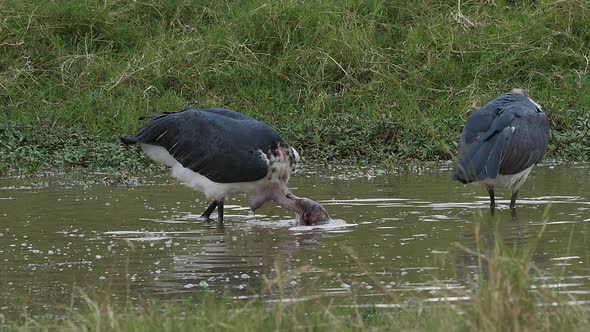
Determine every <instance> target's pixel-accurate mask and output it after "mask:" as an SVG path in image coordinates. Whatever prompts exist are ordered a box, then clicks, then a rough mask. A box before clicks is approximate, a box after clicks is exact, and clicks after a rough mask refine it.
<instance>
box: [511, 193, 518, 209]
mask: <svg viewBox="0 0 590 332" xmlns="http://www.w3.org/2000/svg"><path fill="white" fill-rule="evenodd" d="M516 196H518V190H513V191H512V198H510V210H512V211H514V208H515V206H516Z"/></svg>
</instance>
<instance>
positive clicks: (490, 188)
mask: <svg viewBox="0 0 590 332" xmlns="http://www.w3.org/2000/svg"><path fill="white" fill-rule="evenodd" d="M488 194H489V195H490V208H491V209H492V210H493V209H494V208H495V207H496V198H495V196H494V186H488Z"/></svg>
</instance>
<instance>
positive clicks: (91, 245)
mask: <svg viewBox="0 0 590 332" xmlns="http://www.w3.org/2000/svg"><path fill="white" fill-rule="evenodd" d="M589 171H590V168H589V167H588V166H587V165H577V164H574V165H559V166H555V165H547V166H542V167H538V168H535V171H534V173H533V175H532V176H531V178H530V179H529V181H528V182H527V183H526V184H525V186H524V187H523V188H522V190H521V191H520V196H521V198H520V199H519V200H518V203H517V209H518V216H517V218H516V219H513V218H512V217H511V216H510V211H509V210H508V204H509V192H507V191H500V192H498V193H497V194H499V197H498V198H499V199H498V200H497V203H498V205H499V209H498V211H497V212H496V213H495V215H494V216H491V215H490V214H489V210H488V204H489V203H488V197H487V193H486V192H485V190H484V189H483V188H478V187H472V186H467V187H464V186H462V185H460V184H458V183H456V182H451V181H450V180H449V177H450V171H449V170H447V169H442V170H437V171H433V172H423V173H422V174H419V175H417V174H407V175H398V174H387V173H385V172H382V171H375V170H368V171H358V170H350V169H343V170H335V171H334V170H329V171H327V170H324V171H322V170H319V171H318V170H316V171H308V172H305V173H303V174H298V175H297V176H295V177H294V178H293V179H292V180H291V181H292V186H293V191H294V192H295V193H297V194H300V195H304V196H306V197H311V198H313V199H314V200H318V201H319V202H321V203H322V204H323V205H324V206H325V207H326V209H327V210H328V211H329V212H330V215H331V216H332V217H333V218H334V220H333V222H332V223H331V224H329V225H322V226H315V227H308V226H298V225H296V223H295V220H294V216H293V215H292V214H291V213H289V212H286V211H283V210H281V209H279V208H276V207H272V206H270V205H269V206H265V207H263V208H262V209H260V211H257V212H256V214H253V213H252V212H251V211H250V210H249V209H248V202H247V199H245V198H241V197H240V198H237V199H233V200H229V201H228V202H227V203H226V206H225V208H226V215H225V218H226V223H225V225H224V226H223V227H222V226H220V225H218V224H217V223H216V222H203V221H201V220H200V219H199V214H200V213H201V212H202V210H204V209H205V207H206V202H205V201H204V200H203V197H202V196H201V195H200V194H198V193H195V192H193V191H191V190H190V189H188V188H185V187H183V186H182V185H179V184H177V183H176V182H174V181H172V180H169V179H168V178H165V177H163V178H153V179H148V180H144V181H142V184H141V185H139V186H136V187H124V186H112V185H105V184H103V183H101V181H100V180H99V179H100V178H104V176H93V177H91V178H88V175H84V174H77V175H76V174H74V175H68V176H66V177H51V178H32V179H17V178H7V179H1V180H0V241H1V245H0V262H1V264H0V313H3V314H11V313H12V314H14V313H18V312H22V310H23V308H24V307H28V308H29V310H33V311H35V312H38V313H52V312H58V311H59V310H60V309H63V308H65V307H68V306H69V305H70V301H71V296H72V292H73V291H74V290H75V289H76V288H77V287H79V288H81V289H82V290H83V291H85V292H87V293H98V294H108V295H109V296H112V297H113V298H114V299H115V300H117V299H120V300H125V299H128V298H131V299H139V298H142V299H147V300H149V299H167V300H181V299H183V298H187V297H193V298H198V297H199V296H200V295H201V294H202V292H203V291H210V292H218V293H224V294H231V295H234V296H236V297H237V298H252V297H255V296H258V295H259V294H260V293H261V289H263V287H264V285H265V284H267V283H268V280H273V278H275V277H276V276H277V270H280V271H281V272H282V273H283V276H284V278H283V279H282V280H281V283H282V285H283V287H284V291H285V292H286V294H287V295H288V296H291V297H292V300H293V301H300V300H305V299H309V298H314V297H316V296H318V294H323V295H325V296H332V297H336V298H346V297H347V296H350V294H355V303H354V305H358V306H363V305H366V304H369V303H378V304H379V306H382V307H395V306H397V305H399V303H400V300H401V301H403V299H404V297H407V296H412V297H416V296H419V297H422V298H424V299H426V300H427V301H431V302H437V301H443V300H445V301H463V300H465V299H466V298H465V297H464V296H457V297H449V296H448V294H449V290H450V291H452V290H464V289H465V287H466V283H465V280H466V279H468V278H469V275H470V274H472V273H476V272H477V259H476V258H475V257H474V256H473V255H469V254H458V255H457V252H456V250H455V249H453V248H456V247H455V246H454V245H453V244H454V243H461V244H462V245H463V246H464V247H467V248H473V247H474V243H475V239H476V237H477V235H476V234H479V238H480V240H481V243H482V245H484V246H485V245H490V246H491V245H493V243H494V238H493V231H492V228H493V227H492V225H494V224H497V225H498V227H499V232H500V233H501V235H502V238H503V239H504V241H506V242H507V243H510V244H513V245H525V244H527V243H530V242H531V241H532V240H535V239H536V238H537V236H538V234H539V231H540V229H541V228H542V227H543V225H544V224H545V223H544V217H543V216H544V214H545V213H547V216H548V222H547V223H546V226H545V227H546V229H545V232H544V235H543V237H542V239H541V241H540V242H539V245H538V249H537V251H536V255H535V257H534V259H535V261H536V262H537V263H538V264H539V266H541V267H542V268H543V269H544V270H546V271H547V272H550V273H553V274H555V275H558V276H561V277H560V279H559V282H558V283H555V279H551V280H548V282H547V283H546V284H544V287H547V288H556V289H559V290H560V291H562V292H565V293H569V294H575V295H576V296H577V298H578V299H579V300H580V301H582V302H583V301H589V300H590V273H588V263H589V260H588V257H589V252H588V249H587V246H586V243H587V237H586V230H587V222H588V221H590V211H589V210H590V187H589V186H588V183H587V181H580V180H579V179H586V178H587V177H588V173H589ZM367 174H369V175H367ZM547 211H548V212H547ZM476 224H477V225H478V226H479V229H478V232H477V233H476V231H475V229H476V227H474V226H475V225H476ZM451 255H455V256H454V257H453V258H452V259H453V261H454V262H455V265H456V269H455V270H456V271H451V269H449V268H448V266H447V267H445V266H444V264H440V262H441V261H443V260H444V259H445V258H448V257H449V256H451ZM455 272H458V273H455ZM433 280H436V282H434V281H433ZM463 294H464V292H463ZM267 300H268V301H274V300H275V298H273V297H272V296H270V297H268V298H267ZM348 304H349V305H350V304H352V303H348ZM343 305H346V304H343Z"/></svg>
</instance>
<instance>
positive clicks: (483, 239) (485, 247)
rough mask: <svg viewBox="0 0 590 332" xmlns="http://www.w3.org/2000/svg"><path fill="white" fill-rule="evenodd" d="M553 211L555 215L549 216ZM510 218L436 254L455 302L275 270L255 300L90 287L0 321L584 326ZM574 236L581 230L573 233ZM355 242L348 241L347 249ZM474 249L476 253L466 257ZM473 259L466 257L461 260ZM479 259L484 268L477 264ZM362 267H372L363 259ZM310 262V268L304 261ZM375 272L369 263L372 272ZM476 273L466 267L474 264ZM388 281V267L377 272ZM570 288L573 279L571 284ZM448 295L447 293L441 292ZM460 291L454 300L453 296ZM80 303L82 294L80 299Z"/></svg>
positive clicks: (38, 324) (166, 325)
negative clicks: (509, 231)
mask: <svg viewBox="0 0 590 332" xmlns="http://www.w3.org/2000/svg"><path fill="white" fill-rule="evenodd" d="M545 219H546V218H545ZM505 222H509V221H507V220H500V221H498V220H496V221H493V220H492V221H490V220H480V221H476V222H474V224H473V227H474V234H475V236H476V245H475V246H474V247H472V248H466V247H463V246H461V245H459V244H456V245H454V246H453V248H454V249H456V250H450V252H451V254H450V255H448V256H445V259H444V260H442V261H441V260H437V264H439V266H440V267H441V268H443V269H448V270H449V271H455V272H456V274H457V276H456V277H455V278H454V279H455V280H457V281H459V280H461V284H463V285H465V288H445V287H444V285H445V283H444V282H442V281H441V282H438V281H437V279H436V275H433V280H432V284H434V285H436V284H440V286H441V287H440V292H439V294H437V296H440V298H447V299H448V300H449V301H440V300H438V301H428V300H427V301H424V299H421V298H419V297H416V298H411V297H410V298H408V297H405V298H402V297H400V296H399V295H396V294H397V293H396V292H392V291H391V290H389V291H388V290H387V289H386V288H385V287H384V286H382V287H383V290H382V291H383V293H384V294H389V295H386V296H389V297H390V298H387V299H385V300H384V301H382V303H386V304H390V306H389V307H388V308H379V307H377V306H371V305H363V306H354V305H351V304H353V303H362V302H365V303H366V299H364V300H363V290H362V289H361V288H359V289H356V288H355V287H353V288H351V292H350V293H349V294H348V295H343V296H341V297H339V298H332V299H330V298H316V299H311V300H304V301H300V302H297V301H292V300H288V299H287V300H284V299H286V296H285V295H283V294H289V295H288V297H289V298H291V299H292V298H297V294H292V293H289V292H285V284H286V283H287V280H290V278H284V276H283V277H281V275H282V274H281V273H279V274H278V276H276V277H275V278H273V279H268V280H267V282H266V286H265V287H264V289H263V290H261V294H264V295H262V296H261V298H265V297H266V298H268V297H271V298H278V299H280V300H279V301H273V302H264V301H263V300H261V299H256V300H251V301H246V300H237V299H233V298H232V297H231V296H223V297H221V298H218V297H217V296H216V295H211V294H207V293H203V294H201V296H199V297H198V300H187V301H185V302H175V303H167V304H166V303H153V302H152V303H151V304H146V302H142V303H139V304H138V303H136V304H135V305H126V306H125V305H123V306H121V305H115V304H112V302H111V301H110V300H109V298H106V299H102V300H101V299H99V300H97V299H96V298H90V297H88V296H86V295H84V294H83V293H80V294H79V296H80V297H82V299H83V300H84V303H85V304H86V305H85V306H84V307H83V308H80V309H79V310H69V311H67V313H66V314H65V315H64V316H61V317H59V318H56V316H52V319H48V318H46V317H45V318H44V317H42V318H36V317H31V316H27V315H25V316H24V317H23V318H22V319H20V320H18V321H3V319H2V317H0V329H2V330H3V331H4V330H7V331H13V330H14V331H29V330H39V331H45V330H59V331H63V330H68V331H103V330H104V331H195V330H199V331H200V330H207V331H210V330H216V331H217V330H223V331H225V330H237V331H300V330H314V331H315V330H318V331H322V330H338V331H360V330H363V331H364V330H374V331H406V330H412V331H558V330H559V331H585V330H587V327H588V324H590V313H589V311H588V307H587V304H586V305H585V304H583V303H581V302H578V301H577V300H576V298H575V297H574V296H573V295H571V294H567V295H566V294H563V293H559V291H560V289H559V287H555V286H556V285H559V284H560V283H561V282H562V281H560V279H559V276H550V275H547V273H546V272H544V271H542V270H541V269H540V268H539V267H538V266H537V265H536V264H535V262H534V260H533V256H534V255H535V253H536V252H537V245H536V240H539V239H541V238H542V236H543V232H544V227H542V228H541V230H540V232H539V233H538V234H537V238H536V240H535V239H533V240H529V241H527V242H526V243H522V244H521V243H507V242H505V241H504V240H503V239H502V237H501V235H500V228H501V226H499V225H501V224H502V223H505ZM572 236H573V234H572ZM345 250H346V249H345ZM466 258H468V259H467V260H466ZM460 261H464V262H465V263H462V264H461V263H458V262H460ZM473 262H476V263H475V266H476V269H475V271H474V272H475V273H469V271H473V269H470V268H467V266H466V265H468V266H472V265H473ZM358 269H359V271H363V272H365V271H366V270H365V268H364V267H363V265H362V264H360V263H359V266H358ZM301 271H305V270H304V269H301ZM366 272H368V273H370V271H366ZM466 272H467V273H466ZM370 277H371V279H374V281H376V282H375V284H376V285H379V284H380V283H379V282H378V281H379V276H378V275H376V274H372V275H371V274H370ZM564 287H567V286H564ZM440 298H439V299H440ZM453 298H454V299H459V300H458V301H456V300H455V301H452V299H453ZM72 302H74V301H73V299H72Z"/></svg>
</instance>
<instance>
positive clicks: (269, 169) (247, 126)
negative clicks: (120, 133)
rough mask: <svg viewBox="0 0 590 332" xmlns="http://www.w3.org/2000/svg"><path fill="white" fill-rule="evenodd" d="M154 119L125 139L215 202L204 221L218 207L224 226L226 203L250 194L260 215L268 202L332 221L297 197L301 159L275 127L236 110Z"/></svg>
mask: <svg viewBox="0 0 590 332" xmlns="http://www.w3.org/2000/svg"><path fill="white" fill-rule="evenodd" d="M146 118H147V119H150V122H148V123H146V124H145V125H144V126H143V127H142V128H141V129H140V130H139V131H138V132H137V134H135V136H130V137H121V141H122V142H123V143H126V144H139V145H140V147H141V149H142V150H143V151H144V152H145V153H146V154H147V155H148V156H149V157H150V158H151V159H153V160H154V161H156V162H158V163H161V164H164V165H167V166H169V167H170V168H171V171H172V176H173V177H175V178H176V179H178V180H179V181H180V182H182V183H183V184H185V185H187V186H188V187H190V188H193V189H196V190H198V191H201V192H202V193H204V194H205V196H206V197H207V199H208V200H209V201H210V202H211V203H210V205H209V207H208V208H207V209H206V210H205V212H203V214H202V217H203V218H206V219H209V217H210V216H211V213H213V211H214V210H215V208H217V213H218V216H219V222H221V223H223V202H224V200H225V199H226V198H228V197H229V196H231V195H234V194H238V193H245V194H250V195H251V200H250V207H251V208H252V210H254V211H255V210H256V209H258V208H259V207H261V206H262V205H263V204H264V203H266V202H268V201H275V202H276V203H278V204H279V205H281V206H283V207H285V208H287V209H289V210H291V211H293V212H295V213H296V214H297V219H298V221H299V222H300V223H303V224H306V225H313V224H316V223H323V222H326V221H328V220H329V219H330V216H329V215H328V213H327V212H326V210H325V209H324V208H323V207H322V206H321V205H320V204H319V203H317V202H315V201H313V200H311V199H308V198H300V197H297V196H295V195H294V194H293V193H291V191H290V190H289V188H288V187H287V182H288V180H289V176H290V175H291V172H292V171H293V170H294V168H295V165H296V163H297V162H298V161H299V155H298V153H297V151H295V149H294V148H292V147H290V146H289V145H288V144H287V143H286V142H285V140H283V138H282V137H281V136H280V135H279V133H278V132H277V131H276V130H275V129H273V128H271V127H270V126H268V125H266V124H264V123H262V122H260V121H258V120H255V119H253V118H251V117H249V116H246V115H244V114H242V113H238V112H235V111H231V110H227V109H221V108H210V109H185V110H182V111H180V112H176V113H165V114H161V115H150V116H144V117H141V118H140V119H146Z"/></svg>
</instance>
